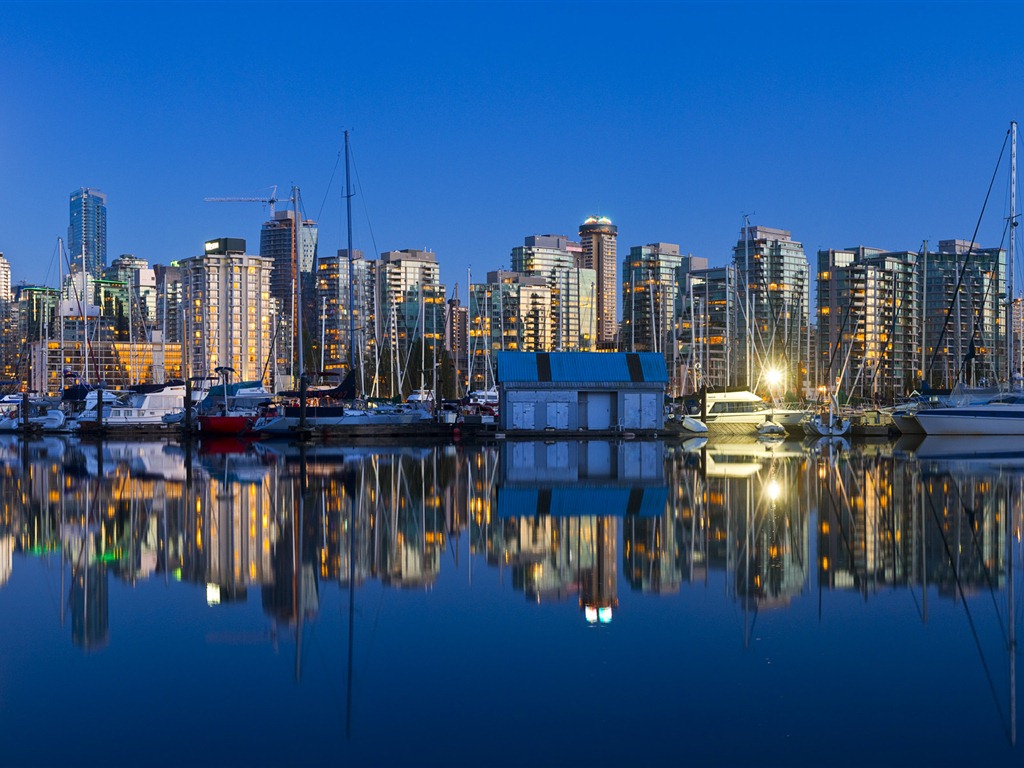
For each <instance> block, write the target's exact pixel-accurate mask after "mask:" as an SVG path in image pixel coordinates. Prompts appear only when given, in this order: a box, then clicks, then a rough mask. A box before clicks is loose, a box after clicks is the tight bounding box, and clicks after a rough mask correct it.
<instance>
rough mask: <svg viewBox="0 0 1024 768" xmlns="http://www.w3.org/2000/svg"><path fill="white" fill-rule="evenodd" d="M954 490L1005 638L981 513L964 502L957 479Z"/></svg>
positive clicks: (1006, 634) (1004, 628)
mask: <svg viewBox="0 0 1024 768" xmlns="http://www.w3.org/2000/svg"><path fill="white" fill-rule="evenodd" d="M950 477H951V478H952V475H950ZM953 488H954V490H955V491H956V497H957V501H958V502H959V503H960V508H961V509H962V510H963V511H966V512H967V522H968V523H969V525H968V526H967V527H968V529H969V530H970V532H971V541H973V542H974V548H975V549H976V550H977V552H978V555H979V560H980V562H981V571H982V573H983V574H985V583H986V584H987V585H988V592H989V595H990V596H991V597H992V606H993V607H994V608H995V612H996V618H998V619H999V630H1000V632H1001V633H1002V634H1003V636H1008V633H1007V631H1006V627H1005V626H1004V625H1003V615H1002V612H1001V611H1000V610H999V603H997V602H996V585H995V584H994V583H993V582H992V574H991V573H990V572H989V568H988V563H987V562H986V561H985V553H984V552H983V551H982V548H981V542H980V541H978V531H977V516H978V514H979V513H977V512H975V511H974V510H973V509H971V508H970V507H968V506H967V503H966V502H965V501H964V497H963V494H962V493H960V484H959V483H957V482H956V480H955V479H954V481H953Z"/></svg>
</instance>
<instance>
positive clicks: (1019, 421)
mask: <svg viewBox="0 0 1024 768" xmlns="http://www.w3.org/2000/svg"><path fill="white" fill-rule="evenodd" d="M914 418H916V419H917V423H918V424H920V425H921V429H923V430H924V432H925V434H926V435H1024V392H1007V393H1005V394H1002V395H997V396H996V397H994V398H992V399H991V400H989V401H988V402H986V403H973V404H969V405H961V406H952V405H950V406H945V407H936V408H926V409H922V410H920V411H918V412H917V414H916V415H915V417H914Z"/></svg>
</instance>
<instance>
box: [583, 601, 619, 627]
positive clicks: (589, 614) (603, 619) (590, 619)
mask: <svg viewBox="0 0 1024 768" xmlns="http://www.w3.org/2000/svg"><path fill="white" fill-rule="evenodd" d="M583 615H584V617H586V619H587V623H588V624H597V623H599V622H600V623H601V624H611V622H612V607H611V606H610V605H604V606H601V607H600V608H598V607H596V606H593V605H585V606H583Z"/></svg>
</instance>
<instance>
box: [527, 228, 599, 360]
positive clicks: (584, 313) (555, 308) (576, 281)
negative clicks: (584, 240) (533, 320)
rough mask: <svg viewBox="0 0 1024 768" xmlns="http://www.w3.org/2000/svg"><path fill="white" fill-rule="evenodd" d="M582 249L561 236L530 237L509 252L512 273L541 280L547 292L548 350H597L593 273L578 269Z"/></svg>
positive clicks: (595, 287) (595, 300)
mask: <svg viewBox="0 0 1024 768" xmlns="http://www.w3.org/2000/svg"><path fill="white" fill-rule="evenodd" d="M582 259H583V247H582V246H581V245H580V244H579V243H576V242H573V241H572V240H569V238H567V237H566V236H565V235H530V236H529V237H527V238H525V239H524V241H523V245H521V246H517V247H515V248H513V249H512V271H513V272H520V273H522V274H524V275H528V276H530V277H542V278H544V280H545V281H546V283H547V285H548V288H549V289H550V290H551V337H552V349H553V350H557V351H560V352H567V351H574V350H583V351H588V350H593V349H596V347H597V311H596V307H597V273H596V272H595V271H594V270H593V269H591V268H583V267H581V265H580V264H581V261H582Z"/></svg>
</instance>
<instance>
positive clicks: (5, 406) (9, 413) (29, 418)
mask: <svg viewBox="0 0 1024 768" xmlns="http://www.w3.org/2000/svg"><path fill="white" fill-rule="evenodd" d="M26 409H27V410H26ZM65 421H66V417H65V414H64V411H62V410H61V409H60V407H59V406H58V405H57V404H56V403H55V402H53V401H51V400H50V399H49V398H45V397H38V396H34V397H26V396H25V395H21V394H14V395H7V396H6V397H4V398H3V399H2V400H0V432H22V431H25V430H26V429H28V430H37V431H42V432H61V431H64V430H65V426H64V425H65Z"/></svg>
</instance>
